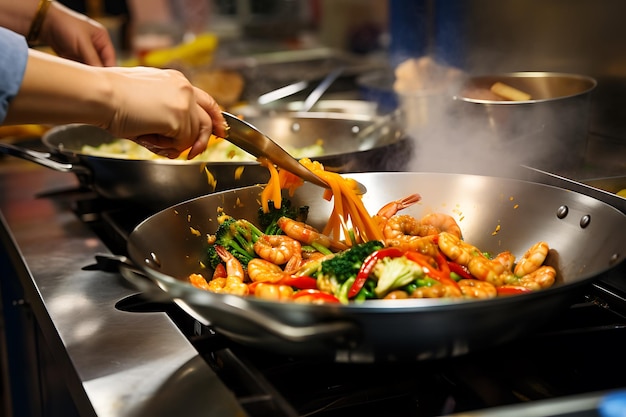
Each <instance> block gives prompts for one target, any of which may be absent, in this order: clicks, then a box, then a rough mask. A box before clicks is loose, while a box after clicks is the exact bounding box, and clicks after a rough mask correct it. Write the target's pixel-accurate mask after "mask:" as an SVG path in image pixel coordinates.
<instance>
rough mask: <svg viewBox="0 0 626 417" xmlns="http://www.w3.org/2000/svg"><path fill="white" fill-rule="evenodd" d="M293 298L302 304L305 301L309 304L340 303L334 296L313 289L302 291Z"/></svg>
mask: <svg viewBox="0 0 626 417" xmlns="http://www.w3.org/2000/svg"><path fill="white" fill-rule="evenodd" d="M291 298H292V299H293V300H298V301H300V302H303V301H308V302H316V301H321V302H324V303H338V302H339V299H338V298H337V297H335V296H334V295H332V294H329V293H327V292H323V291H320V290H313V289H307V290H300V291H298V292H296V293H294V294H293V295H292V296H291Z"/></svg>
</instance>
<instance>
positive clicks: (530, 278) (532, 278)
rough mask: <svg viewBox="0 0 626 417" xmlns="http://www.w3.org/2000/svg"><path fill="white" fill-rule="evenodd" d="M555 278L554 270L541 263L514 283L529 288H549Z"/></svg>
mask: <svg viewBox="0 0 626 417" xmlns="http://www.w3.org/2000/svg"><path fill="white" fill-rule="evenodd" d="M555 279H556V270H555V269H554V268H553V267H551V266H548V265H543V266H540V267H539V268H537V269H536V270H534V271H533V272H531V273H530V274H526V275H524V276H523V277H521V278H519V280H518V281H516V282H515V285H521V286H523V287H526V288H530V289H531V290H540V289H543V288H549V287H551V286H552V285H554V281H555Z"/></svg>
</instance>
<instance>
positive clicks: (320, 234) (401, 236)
mask: <svg viewBox="0 0 626 417" xmlns="http://www.w3.org/2000/svg"><path fill="white" fill-rule="evenodd" d="M303 163H304V164H305V165H307V166H308V167H309V168H310V169H312V170H313V171H314V172H316V173H317V174H318V175H320V176H323V177H324V179H325V180H326V181H327V182H329V184H331V188H332V190H333V191H332V193H333V195H332V196H331V195H330V194H329V195H327V198H329V199H330V198H334V204H335V210H334V212H333V213H331V216H330V218H329V221H328V223H327V225H326V227H325V228H324V230H321V231H318V230H317V229H315V228H314V227H312V226H310V225H308V224H307V223H306V216H307V214H308V207H306V206H303V207H296V206H292V204H291V201H290V200H289V199H285V198H282V197H280V194H279V193H278V194H273V192H272V191H271V188H272V187H271V183H272V180H270V185H268V186H267V187H266V189H265V190H264V192H263V194H264V195H262V196H261V200H262V204H261V207H259V210H258V219H245V218H233V217H231V216H229V215H228V213H226V212H222V213H219V214H218V217H217V221H218V222H219V226H218V228H217V230H216V232H215V234H212V235H210V236H209V239H208V240H209V246H208V250H207V263H208V265H209V266H210V267H211V268H212V271H213V272H212V274H211V276H210V277H205V276H204V275H202V274H199V273H194V274H191V275H190V276H189V280H190V282H191V283H192V284H193V285H194V286H196V287H198V288H201V289H205V290H208V291H212V292H215V293H228V294H235V295H243V296H246V295H254V296H256V297H260V298H263V299H267V300H273V301H295V302H312V303H339V302H340V303H344V304H347V303H349V302H352V301H355V302H359V301H364V300H367V299H406V298H444V297H446V298H493V297H496V296H499V295H500V296H501V295H512V294H520V293H526V292H530V291H536V290H541V289H545V288H549V287H551V286H552V285H553V284H554V282H555V278H556V270H555V269H554V267H552V266H549V265H543V263H544V261H545V259H546V257H547V255H548V253H549V251H550V248H549V246H548V243H547V242H545V241H539V242H537V243H535V244H533V245H532V247H530V248H528V250H527V252H526V253H525V254H524V255H523V256H522V257H521V258H520V259H519V260H517V259H516V258H515V256H514V255H513V254H512V253H511V252H510V251H508V250H504V251H502V252H499V253H497V254H493V253H487V252H485V251H483V250H481V249H480V248H478V247H476V246H474V245H472V244H471V243H470V242H466V241H465V240H464V239H463V235H462V230H461V227H460V226H459V224H458V222H457V221H456V220H455V218H454V217H453V216H451V215H449V214H446V213H440V212H430V213H428V214H425V215H423V216H422V217H420V218H417V217H415V216H413V215H411V214H402V213H401V211H402V210H403V209H406V208H408V207H410V206H412V205H414V204H416V203H418V202H419V201H420V199H421V197H420V195H419V194H411V195H408V196H406V197H404V198H402V199H399V200H396V201H392V202H390V203H388V204H386V205H384V206H383V207H381V208H380V210H379V211H378V212H377V213H376V214H374V215H370V214H369V213H368V212H367V211H366V210H365V209H364V207H362V205H361V204H360V197H359V196H357V195H356V194H354V192H353V188H352V186H351V185H350V184H349V182H348V180H346V179H344V178H343V177H341V176H340V175H339V174H334V173H326V172H324V171H323V168H322V167H321V166H319V164H317V165H316V164H313V163H311V162H310V161H307V160H304V161H303ZM289 176H290V174H289V173H286V172H285V171H281V172H280V173H279V172H278V171H275V172H274V174H273V175H272V177H273V178H274V179H275V180H277V181H278V182H279V183H281V182H282V184H283V186H284V185H285V184H287V183H288V181H287V179H288V178H289ZM281 180H282V181H281ZM291 180H292V181H295V180H294V179H293V178H291ZM276 187H277V189H278V190H279V189H280V188H281V186H280V185H278V186H276ZM268 190H270V191H268ZM272 194H273V195H272ZM255 224H258V225H259V226H258V227H257V226H255ZM333 224H334V226H333Z"/></svg>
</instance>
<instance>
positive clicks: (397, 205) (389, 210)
mask: <svg viewBox="0 0 626 417" xmlns="http://www.w3.org/2000/svg"><path fill="white" fill-rule="evenodd" d="M421 199H422V197H421V196H420V195H419V194H411V195H408V196H406V197H404V198H401V199H399V200H394V201H392V202H390V203H387V204H385V205H384V206H382V207H381V208H380V210H378V213H376V215H375V216H374V217H373V219H374V221H375V222H376V223H377V224H378V226H379V227H380V230H381V231H382V230H383V227H384V226H385V223H386V222H387V220H389V219H390V218H391V217H392V216H393V215H395V214H396V213H397V212H399V211H400V210H404V209H405V208H407V207H411V206H412V205H413V204H415V203H417V202H419V201H420V200H421Z"/></svg>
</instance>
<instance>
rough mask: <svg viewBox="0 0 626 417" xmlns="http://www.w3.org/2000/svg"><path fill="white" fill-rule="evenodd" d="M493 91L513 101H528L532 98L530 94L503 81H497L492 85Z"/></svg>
mask: <svg viewBox="0 0 626 417" xmlns="http://www.w3.org/2000/svg"><path fill="white" fill-rule="evenodd" d="M491 92H492V93H494V94H496V95H498V96H500V97H502V98H504V99H506V100H511V101H528V100H530V99H531V96H530V94H528V93H526V92H524V91H520V90H518V89H517V88H514V87H511V86H510V85H507V84H504V83H501V82H496V83H495V84H494V85H492V86H491Z"/></svg>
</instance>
